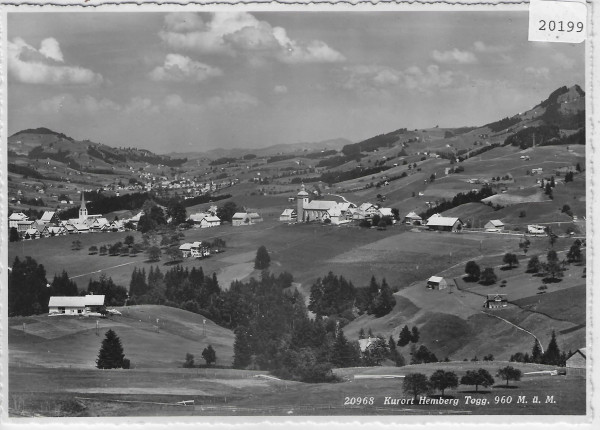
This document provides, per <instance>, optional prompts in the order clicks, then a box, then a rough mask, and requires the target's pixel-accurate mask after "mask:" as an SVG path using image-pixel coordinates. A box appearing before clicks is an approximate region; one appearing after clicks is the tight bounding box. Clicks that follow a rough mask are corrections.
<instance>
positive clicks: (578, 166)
mask: <svg viewBox="0 0 600 430" xmlns="http://www.w3.org/2000/svg"><path fill="white" fill-rule="evenodd" d="M575 170H577V171H578V172H579V173H581V166H580V165H579V163H577V166H575Z"/></svg>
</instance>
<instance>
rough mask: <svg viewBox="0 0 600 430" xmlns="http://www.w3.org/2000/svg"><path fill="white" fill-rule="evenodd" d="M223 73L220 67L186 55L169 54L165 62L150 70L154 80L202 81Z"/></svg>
mask: <svg viewBox="0 0 600 430" xmlns="http://www.w3.org/2000/svg"><path fill="white" fill-rule="evenodd" d="M222 74H223V72H222V71H221V69H219V68H218V67H212V66H209V65H207V64H204V63H200V62H198V61H194V60H192V59H191V58H189V57H186V56H184V55H179V54H168V55H167V56H166V58H165V62H164V64H163V65H162V66H159V67H156V68H155V69H154V70H152V71H151V72H150V78H151V79H152V80H154V81H173V82H202V81H204V80H206V79H208V78H211V77H214V76H221V75H222Z"/></svg>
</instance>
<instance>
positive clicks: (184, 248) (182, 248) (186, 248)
mask: <svg viewBox="0 0 600 430" xmlns="http://www.w3.org/2000/svg"><path fill="white" fill-rule="evenodd" d="M190 249H192V244H191V243H184V244H183V245H181V246H180V247H179V250H180V251H189V250H190Z"/></svg>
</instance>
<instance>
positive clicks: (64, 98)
mask: <svg viewBox="0 0 600 430" xmlns="http://www.w3.org/2000/svg"><path fill="white" fill-rule="evenodd" d="M121 110H122V108H121V106H119V105H118V104H117V103H115V102H113V101H111V100H109V99H106V98H102V99H97V98H95V97H93V96H90V95H87V96H84V97H82V98H80V99H76V98H75V97H73V95H71V94H59V95H56V96H54V97H51V98H49V99H45V100H42V101H40V102H39V103H38V104H37V105H35V106H29V107H28V108H27V109H26V111H27V113H40V112H42V113H45V114H62V115H65V114H68V115H85V114H90V115H96V114H98V113H101V112H118V111H121Z"/></svg>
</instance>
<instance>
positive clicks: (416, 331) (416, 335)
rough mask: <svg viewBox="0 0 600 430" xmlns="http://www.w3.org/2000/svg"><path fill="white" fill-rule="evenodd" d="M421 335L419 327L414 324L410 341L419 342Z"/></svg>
mask: <svg viewBox="0 0 600 430" xmlns="http://www.w3.org/2000/svg"><path fill="white" fill-rule="evenodd" d="M419 337H420V335H419V329H418V328H417V326H414V327H413V328H412V333H411V336H410V341H411V342H412V343H417V342H418V341H419Z"/></svg>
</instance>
